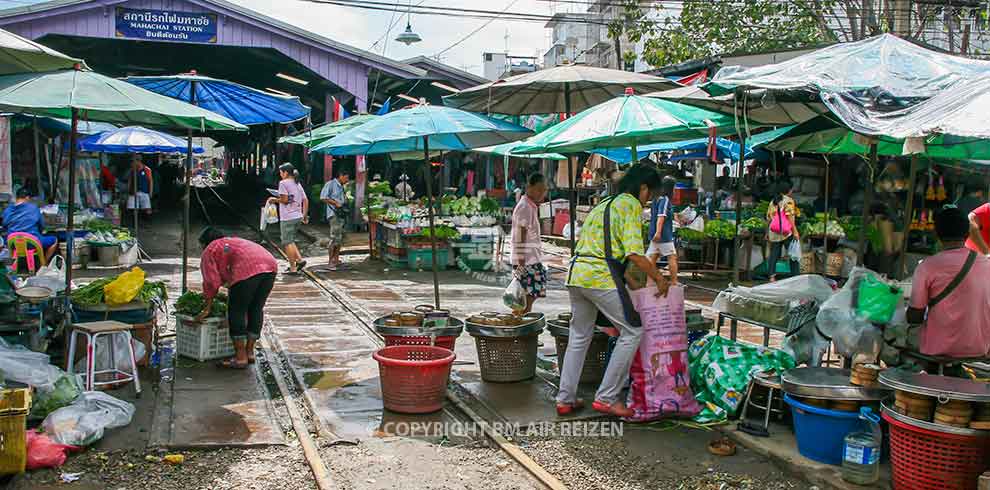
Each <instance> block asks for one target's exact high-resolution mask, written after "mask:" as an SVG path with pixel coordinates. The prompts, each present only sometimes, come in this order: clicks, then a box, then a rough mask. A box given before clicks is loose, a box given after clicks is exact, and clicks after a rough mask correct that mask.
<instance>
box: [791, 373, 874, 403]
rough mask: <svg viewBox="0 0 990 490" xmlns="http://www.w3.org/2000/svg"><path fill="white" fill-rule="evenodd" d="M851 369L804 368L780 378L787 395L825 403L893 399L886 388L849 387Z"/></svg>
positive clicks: (852, 385)
mask: <svg viewBox="0 0 990 490" xmlns="http://www.w3.org/2000/svg"><path fill="white" fill-rule="evenodd" d="M851 375H852V371H850V370H849V369H839V368H825V367H801V368H794V369H789V370H787V371H784V373H783V374H782V375H781V376H780V380H781V385H782V386H783V388H784V392H785V393H789V394H791V395H796V396H803V397H811V398H824V399H826V400H866V401H870V400H882V399H884V398H886V397H887V396H889V395H890V391H891V390H890V389H889V388H886V387H879V388H866V387H863V386H856V385H854V384H851V383H849V377H850V376H851Z"/></svg>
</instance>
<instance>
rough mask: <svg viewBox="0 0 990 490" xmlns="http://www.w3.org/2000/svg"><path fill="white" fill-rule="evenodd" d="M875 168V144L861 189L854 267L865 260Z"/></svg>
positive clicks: (871, 150) (871, 146) (872, 147)
mask: <svg viewBox="0 0 990 490" xmlns="http://www.w3.org/2000/svg"><path fill="white" fill-rule="evenodd" d="M876 167H877V144H876V143H873V144H872V145H870V161H869V169H868V170H869V172H870V174H869V175H868V176H867V182H866V188H865V189H863V214H862V221H863V224H862V227H861V228H860V230H859V247H857V251H856V252H857V254H858V256H857V257H856V265H863V263H864V262H865V260H866V241H867V240H866V227H867V226H868V225H869V223H868V221H869V219H870V208H871V207H872V206H873V176H874V174H875V173H876Z"/></svg>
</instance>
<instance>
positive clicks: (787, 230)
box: [767, 181, 801, 282]
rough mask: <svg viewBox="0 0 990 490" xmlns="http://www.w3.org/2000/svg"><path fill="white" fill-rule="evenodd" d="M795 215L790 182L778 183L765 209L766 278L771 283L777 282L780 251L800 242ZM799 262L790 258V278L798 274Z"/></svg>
mask: <svg viewBox="0 0 990 490" xmlns="http://www.w3.org/2000/svg"><path fill="white" fill-rule="evenodd" d="M797 214H798V210H797V205H796V204H795V203H794V199H793V198H791V184H790V182H787V181H782V182H778V183H777V188H776V190H775V191H774V193H773V198H772V199H771V200H770V206H769V207H768V208H767V221H768V222H769V223H770V226H769V227H770V230H769V232H768V233H767V240H768V241H769V242H770V257H769V259H770V260H768V261H767V276H769V277H770V281H771V282H772V281H776V280H777V261H778V260H779V259H780V254H781V250H782V249H783V248H784V247H790V245H791V241H793V240H799V241H800V240H801V235H800V234H799V233H798V230H797ZM788 250H789V248H788ZM800 260H801V257H794V256H790V267H791V275H792V276H796V275H797V274H798V268H799V265H798V264H799V261H800Z"/></svg>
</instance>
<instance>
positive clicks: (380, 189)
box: [368, 182, 392, 196]
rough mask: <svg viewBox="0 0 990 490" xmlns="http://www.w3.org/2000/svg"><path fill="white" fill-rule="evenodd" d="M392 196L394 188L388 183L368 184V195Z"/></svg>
mask: <svg viewBox="0 0 990 490" xmlns="http://www.w3.org/2000/svg"><path fill="white" fill-rule="evenodd" d="M376 194H377V195H380V196H391V195H392V186H391V185H389V184H388V182H371V183H369V184H368V195H369V196H372V195H376Z"/></svg>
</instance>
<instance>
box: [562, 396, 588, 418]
mask: <svg viewBox="0 0 990 490" xmlns="http://www.w3.org/2000/svg"><path fill="white" fill-rule="evenodd" d="M582 408H584V400H580V399H578V400H574V403H559V402H558V403H557V415H559V416H561V417H563V416H566V415H571V414H573V413H574V412H576V411H578V410H581V409H582Z"/></svg>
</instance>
